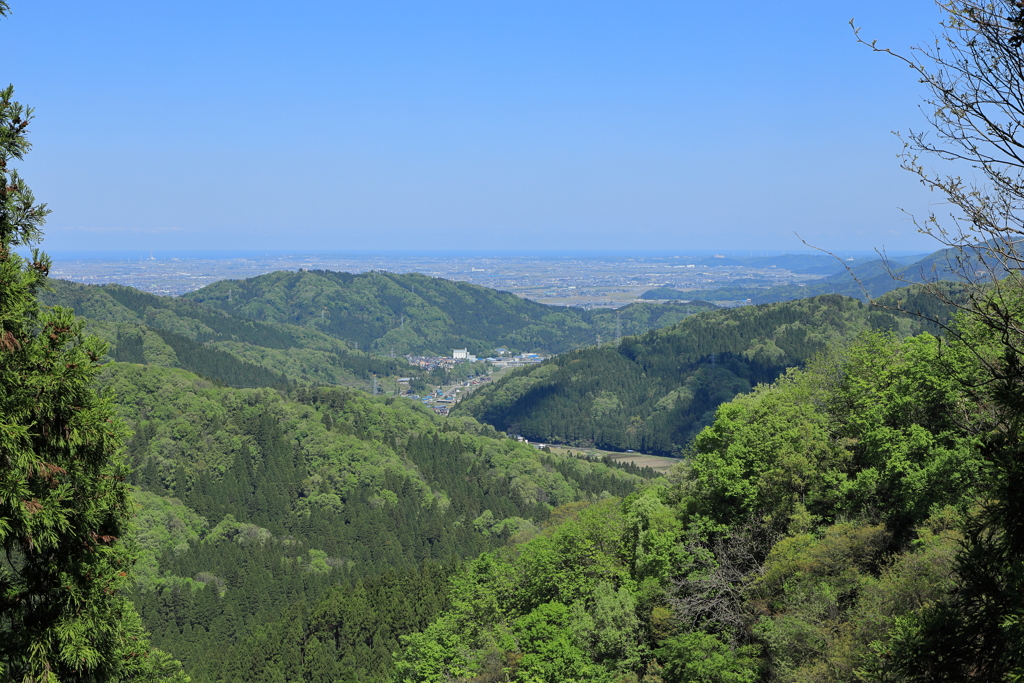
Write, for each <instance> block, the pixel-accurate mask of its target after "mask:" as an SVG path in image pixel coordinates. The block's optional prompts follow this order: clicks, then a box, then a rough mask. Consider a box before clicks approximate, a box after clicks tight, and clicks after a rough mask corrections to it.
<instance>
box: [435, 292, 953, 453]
mask: <svg viewBox="0 0 1024 683" xmlns="http://www.w3.org/2000/svg"><path fill="white" fill-rule="evenodd" d="M894 296H896V295H895V294H894ZM902 296H903V297H904V298H907V297H915V296H916V297H918V298H920V297H919V296H918V295H916V294H915V293H914V292H903V293H902ZM914 303H915V304H916V303H917V299H916V298H915V299H914ZM947 315H948V313H947ZM925 329H934V327H933V326H932V325H930V324H929V323H928V322H927V321H925V320H921V319H918V318H913V317H910V316H906V315H900V314H897V313H894V312H890V311H886V310H883V309H877V308H871V307H868V306H865V305H864V304H863V303H862V302H860V301H857V300H854V299H850V298H848V297H842V296H839V295H823V296H819V297H815V298H810V299H801V300H798V301H793V302H785V303H775V304H763V305H759V306H749V307H741V308H735V309H729V310H720V311H712V312H707V313H701V314H699V315H695V316H693V317H692V318H688V319H686V320H684V321H682V322H680V323H678V324H676V325H673V326H671V327H666V328H663V329H661V330H656V331H652V332H648V333H647V334H645V335H641V336H639V337H628V338H625V339H623V340H622V342H621V344H618V345H612V344H607V345H604V346H601V347H596V348H589V349H581V350H578V351H573V352H571V353H566V354H562V355H560V356H557V357H555V358H552V359H548V360H547V361H545V362H543V363H541V364H539V365H537V366H534V367H530V368H524V369H521V370H517V371H515V372H512V373H510V374H509V375H507V376H505V377H503V378H502V379H501V380H499V381H498V382H496V383H494V384H493V385H489V386H486V387H483V388H481V389H480V390H478V391H476V392H474V394H473V395H471V396H470V397H469V398H467V399H466V400H464V401H463V402H462V403H460V404H459V405H458V407H457V408H456V410H455V414H460V415H471V416H473V417H475V418H476V419H478V420H481V421H483V422H486V423H488V424H492V425H494V426H495V427H497V428H498V429H502V430H508V431H511V432H514V433H518V434H522V435H523V436H525V437H527V438H529V439H531V440H537V441H543V442H549V443H564V444H569V445H573V446H598V447H602V448H609V449H612V450H620V451H621V450H627V449H632V450H638V451H642V452H645V453H656V454H662V455H673V454H679V453H681V451H682V449H683V448H684V447H685V445H686V444H687V443H688V442H689V440H690V439H691V438H692V437H693V436H694V435H695V434H696V433H697V432H699V431H700V429H701V428H703V427H704V426H705V425H707V424H709V423H710V421H711V420H712V419H713V415H714V410H715V408H717V406H718V405H719V404H721V403H723V402H724V401H727V400H729V399H731V398H732V397H733V396H735V395H737V394H740V393H744V392H747V391H750V390H751V389H752V388H753V387H754V386H755V385H756V384H759V383H768V382H771V381H772V380H774V379H775V378H776V377H778V376H779V375H780V374H781V373H782V372H783V371H785V370H786V368H789V367H792V366H795V365H801V364H803V363H804V362H805V361H807V360H808V359H809V358H811V357H812V356H814V355H815V354H816V353H819V352H821V351H823V350H824V349H825V348H826V347H828V346H829V345H834V344H837V343H843V342H846V341H850V340H852V339H854V338H855V337H856V336H857V335H859V334H861V333H863V332H866V331H869V330H890V331H894V332H897V333H898V334H900V335H902V336H906V335H909V334H913V333H916V332H920V331H922V330H925Z"/></svg>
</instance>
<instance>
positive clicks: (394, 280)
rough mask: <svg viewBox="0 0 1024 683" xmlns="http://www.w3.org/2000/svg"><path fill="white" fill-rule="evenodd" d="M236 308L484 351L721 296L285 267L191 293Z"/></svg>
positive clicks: (625, 328)
mask: <svg viewBox="0 0 1024 683" xmlns="http://www.w3.org/2000/svg"><path fill="white" fill-rule="evenodd" d="M185 298H186V299H188V300H189V301H193V302H197V303H202V304H204V305H206V306H210V307H214V308H216V309H219V310H221V311H225V312H227V313H230V314H231V315H233V316H236V317H241V318H247V319H250V320H253V321H259V322H277V323H288V324H291V325H296V326H302V327H307V328H312V329H316V330H319V331H321V332H323V333H326V334H328V335H331V336H332V337H335V338H337V339H341V340H344V341H345V342H348V343H350V344H352V345H358V348H360V349H363V350H372V351H374V352H377V353H384V354H388V355H391V354H394V355H405V354H438V355H440V354H444V355H447V354H450V353H451V350H452V349H453V348H468V349H469V351H470V353H474V354H476V355H478V356H481V357H485V356H490V355H492V354H493V353H494V350H495V349H496V348H498V347H506V348H508V349H510V350H512V351H542V352H549V353H561V352H564V351H568V350H570V349H574V348H579V347H582V346H588V345H592V344H595V343H597V342H598V341H599V340H604V341H607V340H609V339H614V338H615V337H616V334H617V333H618V331H619V330H620V329H621V333H622V334H626V335H628V334H641V333H643V332H646V331H648V330H651V329H656V328H659V327H664V326H666V325H669V324H672V323H675V322H678V321H679V320H682V319H683V318H685V317H686V316H687V315H688V314H689V313H693V312H697V311H700V310H707V309H709V308H713V305H712V304H703V305H686V304H669V305H660V304H650V303H635V304H631V305H629V306H626V307H624V308H621V309H619V310H618V311H613V310H610V309H597V310H589V311H588V310H582V309H577V308H571V307H564V306H547V305H545V304H539V303H536V302H534V301H529V300H527V299H522V298H520V297H518V296H515V295H514V294H511V293H510V292H500V291H497V290H493V289H488V288H486V287H481V286H479V285H473V284H469V283H465V282H455V281H452V280H444V279H441V278H434V277H430V276H427V275H422V274H419V273H409V274H396V273H387V272H369V273H360V274H351V273H338V272H332V271H321V270H317V271H299V272H286V271H281V272H276V273H269V274H267V275H261V276H259V277H255V278H250V279H248V280H225V281H222V282H217V283H214V284H212V285H209V286H207V287H204V288H203V289H200V290H198V291H195V292H191V293H189V294H186V295H185Z"/></svg>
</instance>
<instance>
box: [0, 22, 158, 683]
mask: <svg viewBox="0 0 1024 683" xmlns="http://www.w3.org/2000/svg"><path fill="white" fill-rule="evenodd" d="M6 11H7V5H6V4H0V16H3V15H5V14H6ZM13 97H14V89H13V87H7V88H5V89H3V90H0V548H2V551H3V555H2V558H0V677H2V678H3V679H4V680H19V681H24V682H25V683H58V682H70V681H108V680H118V679H122V678H128V677H140V678H141V677H149V678H150V680H157V679H158V678H160V679H162V678H163V675H162V674H161V672H160V671H158V669H161V670H163V673H166V674H169V675H174V669H175V667H174V663H173V662H169V661H168V660H167V659H166V657H164V656H163V655H161V654H153V655H151V654H150V652H149V646H148V643H147V641H146V638H145V637H144V634H143V633H142V631H141V628H140V626H139V624H138V617H137V615H136V614H135V613H134V609H133V607H132V605H131V603H130V602H129V601H128V600H127V598H126V597H125V594H124V589H125V588H127V586H128V584H129V579H128V572H129V571H131V566H132V562H133V558H134V555H133V552H132V550H131V547H130V546H129V545H128V544H127V543H126V542H125V538H124V537H125V535H126V533H127V532H128V526H129V518H130V516H131V511H132V503H131V500H130V497H129V487H128V484H127V482H126V480H125V477H126V475H127V473H128V470H127V468H126V466H125V464H124V462H123V460H122V458H121V455H120V448H121V443H122V436H123V433H124V431H123V430H124V428H123V425H122V424H121V423H120V422H119V421H118V420H116V419H115V417H116V416H115V413H114V410H113V406H112V405H111V403H110V401H109V400H107V399H105V398H102V397H100V396H99V395H98V394H97V393H96V391H95V389H94V388H93V386H92V384H91V383H92V380H93V378H94V377H95V376H96V374H97V372H98V371H99V363H100V361H101V358H102V356H103V353H104V351H105V345H104V344H103V343H102V342H101V341H100V340H98V339H97V338H95V337H90V336H86V335H84V334H83V332H82V324H81V323H80V322H77V321H76V320H75V317H74V314H73V312H72V311H71V310H69V309H65V308H59V307H58V308H53V309H46V308H42V307H41V306H40V305H39V304H38V303H37V301H36V294H37V292H39V291H40V289H42V288H43V287H44V286H45V281H46V276H47V273H48V271H49V268H50V260H49V258H48V257H47V256H46V255H45V254H43V253H42V252H40V251H39V250H38V249H37V248H32V249H31V252H30V256H28V257H23V256H20V255H19V254H17V253H15V251H14V249H15V248H17V247H26V246H28V247H33V245H35V244H36V243H38V242H39V240H40V239H41V236H42V233H41V230H40V228H41V226H42V224H43V222H44V220H45V217H46V215H47V213H48V211H47V209H46V206H45V205H44V204H38V203H36V201H35V198H34V197H33V195H32V192H31V191H30V190H29V188H28V186H27V185H26V184H25V182H24V180H23V179H22V178H21V176H20V175H19V173H18V171H17V170H16V169H15V168H13V166H12V163H14V162H16V161H20V160H21V159H22V158H23V156H24V155H25V153H26V152H27V151H28V150H29V148H30V144H29V142H28V140H27V137H26V133H27V127H28V125H29V123H30V121H31V120H32V114H33V112H32V109H31V108H28V107H25V106H23V105H21V104H20V103H18V102H16V101H15V100H14V99H13Z"/></svg>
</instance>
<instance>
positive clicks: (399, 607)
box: [100, 363, 653, 681]
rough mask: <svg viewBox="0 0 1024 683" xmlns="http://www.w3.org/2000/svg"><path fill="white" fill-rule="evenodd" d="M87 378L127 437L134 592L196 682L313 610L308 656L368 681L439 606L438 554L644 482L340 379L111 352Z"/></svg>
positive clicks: (231, 666)
mask: <svg viewBox="0 0 1024 683" xmlns="http://www.w3.org/2000/svg"><path fill="white" fill-rule="evenodd" d="M100 385H101V387H102V388H104V389H106V390H108V391H109V392H110V395H111V396H112V397H113V399H114V400H115V401H116V404H117V407H118V410H119V412H120V413H121V415H122V416H123V418H124V419H125V421H126V422H127V423H128V425H129V427H130V428H131V430H132V433H133V436H132V438H131V440H130V441H129V442H128V444H127V451H128V460H129V462H130V463H131V465H132V466H133V467H134V474H133V479H132V481H133V483H134V484H135V485H136V486H137V487H138V492H137V494H136V502H137V503H138V504H139V505H140V506H141V510H140V514H139V520H138V532H137V536H136V542H137V543H138V544H139V546H140V548H141V549H142V551H143V553H142V555H143V557H142V560H141V561H140V563H139V566H138V567H137V582H138V590H137V593H136V596H135V598H136V603H137V605H138V607H139V611H140V613H141V614H142V616H143V619H144V621H145V625H146V627H147V629H148V630H150V631H151V632H152V634H153V640H154V642H156V643H159V644H160V646H162V647H164V648H166V649H167V650H168V651H170V652H172V653H173V654H174V655H175V657H179V658H181V659H182V661H183V662H184V663H185V665H186V667H187V669H188V670H189V671H190V672H191V673H192V674H193V675H194V677H195V680H196V681H213V680H221V677H222V673H223V672H230V673H229V674H227V675H228V677H229V678H231V677H233V676H236V675H238V673H239V672H241V671H250V670H252V669H253V668H254V667H256V668H258V665H256V664H254V663H253V661H251V660H250V659H249V656H250V655H251V649H250V648H249V646H248V645H247V643H250V642H253V639H256V640H257V641H258V640H259V639H260V638H262V637H263V636H261V635H260V634H266V633H268V632H269V633H273V634H275V638H277V642H278V643H279V644H280V646H281V647H282V648H285V649H286V650H287V651H288V652H300V651H302V649H303V648H304V647H306V646H307V645H308V643H305V642H304V640H303V639H302V638H298V637H297V638H296V639H295V640H289V638H290V637H291V636H290V635H289V631H288V628H286V627H285V626H284V624H287V623H288V622H289V620H291V619H294V618H295V617H296V615H297V614H299V615H306V616H309V615H311V614H314V613H315V614H316V615H317V618H318V619H320V620H321V622H320V623H332V624H336V626H335V627H333V628H334V629H335V632H336V635H337V636H338V643H337V645H335V644H333V643H332V644H331V645H330V647H329V650H325V651H324V652H323V653H321V654H322V655H323V660H324V661H323V662H320V664H318V665H324V666H330V667H334V668H336V670H337V672H338V676H343V677H344V676H347V677H349V678H350V679H353V680H354V679H359V680H362V679H364V678H365V677H367V676H373V677H374V680H381V678H382V677H383V673H386V671H387V669H388V667H389V662H390V654H391V652H393V651H394V650H396V649H397V646H398V641H397V637H398V635H399V634H401V633H402V632H407V631H408V630H410V629H413V628H417V627H422V626H423V625H425V621H424V620H426V619H429V618H430V616H431V615H432V614H433V612H432V611H431V610H434V609H437V608H438V607H439V606H440V605H441V604H443V595H444V590H445V583H446V581H445V578H446V572H447V569H446V567H450V566H452V565H453V564H454V563H456V562H457V561H458V560H459V559H460V558H466V557H473V556H475V555H477V554H478V553H479V552H481V551H483V550H486V549H488V548H493V547H496V546H498V545H501V544H503V543H505V542H506V541H507V540H508V539H510V538H512V537H513V536H517V535H520V536H522V537H524V538H525V537H529V536H530V535H531V534H534V533H536V531H537V528H538V525H539V524H541V523H542V522H543V521H544V520H545V519H546V518H547V517H548V515H549V514H550V511H551V510H552V508H553V507H554V506H557V505H562V504H567V503H573V502H575V501H580V500H597V499H600V498H604V497H608V496H609V495H619V496H621V495H625V494H627V493H629V492H630V491H631V490H632V489H633V487H634V486H635V485H636V483H638V482H639V481H641V478H640V477H639V476H637V475H636V474H632V473H629V472H627V471H625V470H623V469H619V468H614V467H610V466H608V465H606V464H603V463H592V462H587V461H584V460H577V459H575V458H560V462H558V463H554V464H553V463H549V462H547V460H546V459H550V458H552V457H557V456H549V455H547V454H543V453H538V452H537V451H535V450H534V449H532V448H529V447H527V446H525V445H523V444H520V443H518V442H516V441H514V440H512V439H508V438H505V437H504V435H501V434H498V433H496V432H494V430H493V429H491V428H490V427H485V426H481V425H478V424H476V423H475V422H474V421H472V420H465V419H462V420H460V419H449V420H442V419H441V418H439V417H437V416H436V415H434V414H433V413H431V412H430V411H427V410H425V409H423V408H421V407H420V406H419V405H417V404H414V403H412V402H409V401H405V400H402V399H398V400H395V399H383V398H373V397H371V396H369V395H367V394H365V393H363V392H359V391H355V390H352V389H345V388H340V387H335V388H317V389H314V388H300V389H295V390H293V391H292V392H289V393H280V392H277V391H273V390H270V389H231V388H223V387H220V388H218V387H215V386H213V385H212V384H211V383H210V382H209V381H207V380H204V379H202V378H199V377H197V376H196V375H193V374H190V373H187V372H185V371H182V370H175V369H169V368H160V367H152V366H150V367H147V366H141V365H134V364H124V363H112V364H109V365H108V366H106V367H105V368H104V370H103V373H102V375H101V378H100ZM555 465H557V466H555ZM649 474H653V473H649ZM346 586H348V587H349V588H351V590H350V589H348V588H346ZM356 586H362V587H363V588H364V589H366V590H370V587H371V586H375V587H376V588H374V589H373V590H375V591H378V593H379V594H377V595H376V596H375V597H374V596H373V595H370V596H368V595H367V593H366V592H365V591H363V590H362V589H359V590H356V589H355V587H356ZM410 601H411V602H410ZM353 609H355V610H358V611H359V612H360V614H361V617H360V621H359V622H358V623H355V622H352V621H351V620H350V619H349V617H348V616H347V615H348V614H349V612H350V611H351V610H353ZM303 618H306V617H303ZM361 632H370V633H375V634H377V635H376V636H374V637H371V638H370V640H369V641H368V642H366V641H363V640H362V639H361V637H360V636H359V633H361ZM346 634H347V635H346ZM346 639H351V640H346ZM325 647H326V643H325ZM286 656H287V655H286ZM318 661H319V660H318ZM300 668H301V664H300ZM382 672H383V673H382ZM296 679H297V678H296Z"/></svg>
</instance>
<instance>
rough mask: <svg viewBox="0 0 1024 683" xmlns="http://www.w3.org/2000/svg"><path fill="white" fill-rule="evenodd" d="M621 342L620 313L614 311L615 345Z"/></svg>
mask: <svg viewBox="0 0 1024 683" xmlns="http://www.w3.org/2000/svg"><path fill="white" fill-rule="evenodd" d="M621 341H622V311H615V343H616V344H618V343H619V342H621Z"/></svg>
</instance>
